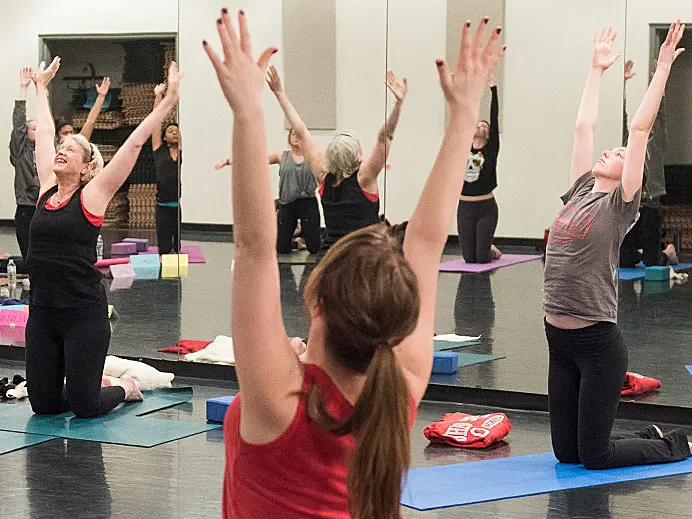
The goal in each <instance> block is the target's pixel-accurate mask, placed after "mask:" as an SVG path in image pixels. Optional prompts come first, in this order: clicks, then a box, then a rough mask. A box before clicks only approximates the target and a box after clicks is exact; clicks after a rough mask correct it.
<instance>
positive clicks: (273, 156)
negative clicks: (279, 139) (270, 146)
mask: <svg viewBox="0 0 692 519" xmlns="http://www.w3.org/2000/svg"><path fill="white" fill-rule="evenodd" d="M267 159H268V160H269V164H270V165H271V164H280V163H281V152H280V151H275V152H272V153H270V154H269V156H268V157H267ZM232 165H233V160H232V159H225V160H222V161H221V162H219V163H218V164H216V165H215V166H214V169H216V170H219V169H223V168H225V167H226V166H232Z"/></svg>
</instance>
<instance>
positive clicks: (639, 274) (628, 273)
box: [619, 263, 692, 281]
mask: <svg viewBox="0 0 692 519" xmlns="http://www.w3.org/2000/svg"><path fill="white" fill-rule="evenodd" d="M645 268H646V267H645V266H644V264H643V263H637V266H636V267H634V268H627V267H620V274H619V276H620V279H621V280H622V281H632V280H633V279H644V275H645V273H644V269H645ZM687 269H692V263H680V264H679V265H675V266H674V267H673V270H674V271H675V272H680V271H681V270H687Z"/></svg>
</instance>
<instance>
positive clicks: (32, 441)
mask: <svg viewBox="0 0 692 519" xmlns="http://www.w3.org/2000/svg"><path fill="white" fill-rule="evenodd" d="M50 440H55V436H43V435H40V434H22V433H16V432H8V431H0V454H7V453H8V452H13V451H18V450H19V449H24V448H26V447H31V446H32V445H38V444H39V443H44V442H48V441H50Z"/></svg>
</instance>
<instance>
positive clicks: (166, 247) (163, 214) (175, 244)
mask: <svg viewBox="0 0 692 519" xmlns="http://www.w3.org/2000/svg"><path fill="white" fill-rule="evenodd" d="M180 220H181V211H180V205H178V207H169V206H166V205H158V204H156V243H157V245H158V247H159V254H171V253H176V254H177V253H178V252H180Z"/></svg>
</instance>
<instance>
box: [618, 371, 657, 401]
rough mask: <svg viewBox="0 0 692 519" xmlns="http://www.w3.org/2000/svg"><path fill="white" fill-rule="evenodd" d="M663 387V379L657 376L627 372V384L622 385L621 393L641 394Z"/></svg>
mask: <svg viewBox="0 0 692 519" xmlns="http://www.w3.org/2000/svg"><path fill="white" fill-rule="evenodd" d="M660 387H661V381H660V380H656V379H655V378H649V377H645V376H644V375H640V374H639V373H630V372H629V371H628V372H627V379H626V380H625V385H624V386H622V392H621V393H620V394H621V395H623V396H625V395H641V394H642V393H648V392H649V391H654V390H656V389H659V388H660Z"/></svg>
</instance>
